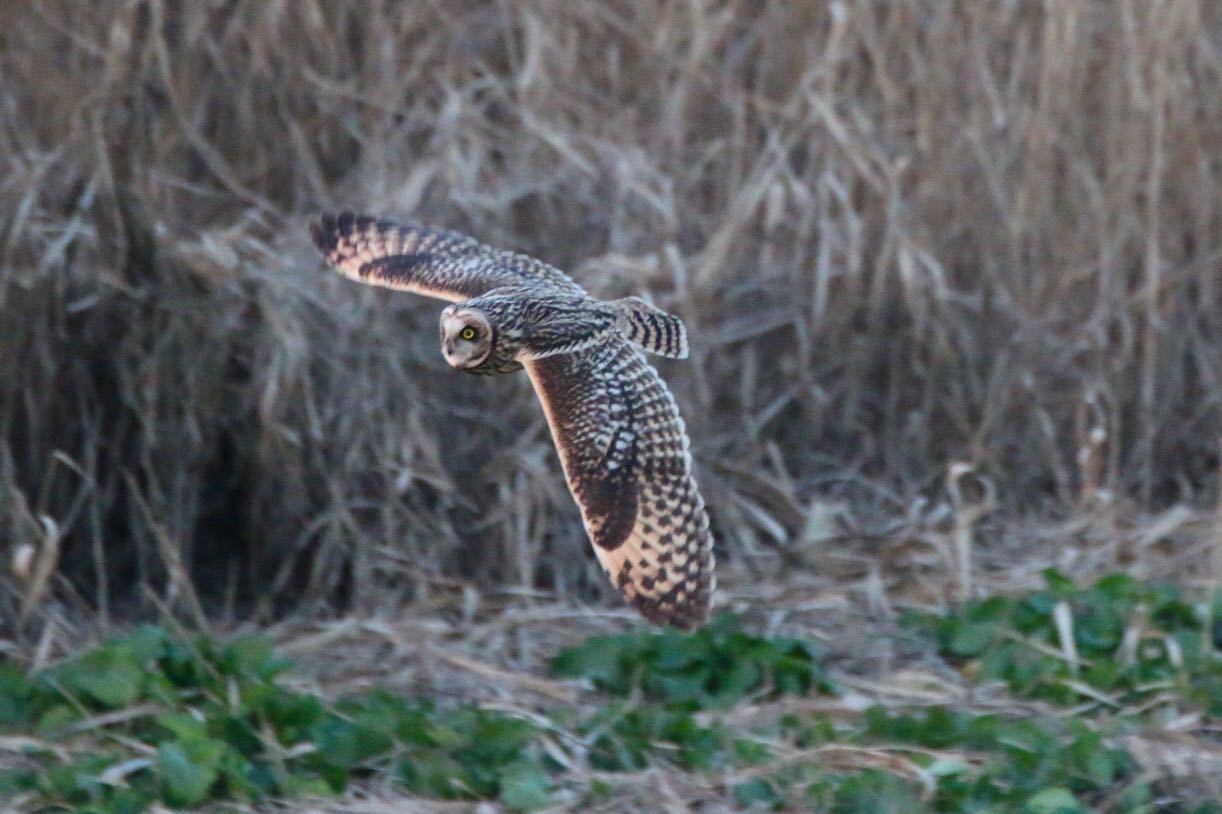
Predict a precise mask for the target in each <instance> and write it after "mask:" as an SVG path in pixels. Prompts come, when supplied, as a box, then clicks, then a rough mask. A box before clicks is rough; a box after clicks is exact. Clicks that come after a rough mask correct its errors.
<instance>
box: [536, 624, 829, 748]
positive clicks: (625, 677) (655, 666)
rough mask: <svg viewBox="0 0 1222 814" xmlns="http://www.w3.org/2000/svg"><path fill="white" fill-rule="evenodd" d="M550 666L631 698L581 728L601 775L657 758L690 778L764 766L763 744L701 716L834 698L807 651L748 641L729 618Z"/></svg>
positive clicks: (780, 642)
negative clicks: (750, 705)
mask: <svg viewBox="0 0 1222 814" xmlns="http://www.w3.org/2000/svg"><path fill="white" fill-rule="evenodd" d="M551 667H552V672H553V673H554V674H555V675H558V676H561V677H565V678H582V679H585V680H587V681H589V682H590V683H591V685H592V686H593V687H594V688H595V689H596V690H598V691H599V692H602V693H605V694H608V695H611V696H614V697H616V698H621V699H628V700H626V701H622V702H619V703H612V704H609V705H608V706H607V707H605V708H604V709H603V710H601V711H600V712H599V713H598V714H596V715H595V716H593V718H592V719H591V720H589V721H587V722H585V724H584V725H583V730H584V731H585V732H586V733H587V735H589V736H590V737H591V738H592V745H591V749H590V754H589V760H590V763H591V765H592V766H593V767H594V768H597V769H601V770H604V771H625V770H636V769H641V768H644V767H645V766H646V765H648V764H649V763H650V761H656V760H658V759H659V758H661V759H665V760H668V761H669V762H672V763H674V764H676V765H678V766H681V767H682V768H685V769H688V770H691V771H709V770H713V769H719V768H724V767H726V766H729V765H740V764H749V763H753V762H758V761H761V760H764V759H766V757H767V750H765V749H764V748H763V747H762V746H760V745H759V744H758V743H757V742H756V741H754V740H752V739H751V738H744V737H738V736H736V735H735V734H734V733H732V732H730V731H729V730H728V729H727V728H726V727H723V726H722V725H720V724H718V723H716V722H714V723H711V724H702V723H700V722H699V721H698V720H697V716H696V714H695V713H696V712H697V711H699V710H708V709H726V708H729V707H731V706H733V705H734V704H736V703H739V702H742V701H745V700H748V699H752V698H757V697H758V698H761V699H771V698H776V697H778V696H780V695H806V694H808V693H811V692H825V693H830V692H833V691H834V690H835V688H834V686H833V685H832V682H831V680H830V679H829V678H828V676H827V673H826V671H825V669H824V667H823V664H822V662H820V661H819V659H818V656H817V654H816V652H815V650H814V648H813V647H812V646H811V645H810V644H809V643H808V642H805V641H802V640H800V639H790V638H778V637H772V638H764V637H759V636H753V635H750V634H748V633H745V632H743V631H742V630H741V629H740V628H739V623H738V621H737V620H736V619H734V618H733V617H731V616H729V615H722V616H719V617H718V618H716V619H714V620H713V622H711V623H710V624H709V625H707V626H705V627H704V628H702V629H700V630H698V631H696V632H695V633H690V634H685V633H680V632H678V631H675V630H662V631H656V630H648V629H637V630H634V631H631V632H628V633H624V634H620V635H616V636H595V637H593V638H591V639H589V640H588V641H586V642H585V643H583V644H582V645H580V646H578V647H573V648H569V649H567V650H563V651H561V652H560V653H559V654H558V655H557V656H556V657H555V659H553V661H552V665H551Z"/></svg>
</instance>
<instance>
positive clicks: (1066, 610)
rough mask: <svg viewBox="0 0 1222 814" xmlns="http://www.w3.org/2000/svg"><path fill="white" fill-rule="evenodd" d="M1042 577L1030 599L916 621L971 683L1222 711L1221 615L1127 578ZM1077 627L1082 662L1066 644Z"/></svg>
mask: <svg viewBox="0 0 1222 814" xmlns="http://www.w3.org/2000/svg"><path fill="white" fill-rule="evenodd" d="M1044 577H1045V582H1046V586H1047V587H1046V588H1045V589H1044V590H1041V591H1035V592H1032V593H1029V594H1027V595H1026V596H1021V597H1014V598H1011V597H1002V596H994V597H989V598H987V599H979V600H974V601H972V602H969V603H967V604H966V605H964V606H962V607H960V608H957V609H954V610H951V611H949V612H946V613H943V614H926V615H919V616H914V617H913V618H912V620H911V621H912V623H913V624H914V625H915V626H916V627H917V628H918V629H920V630H921V631H923V632H925V633H927V634H928V635H930V636H931V637H932V638H933V639H934V640H935V641H936V642H937V645H938V648H939V650H940V651H941V652H942V654H943V655H944V656H946V657H948V658H951V659H954V660H956V661H958V662H960V663H962V664H963V667H964V669H965V671H966V672H967V673H968V674H970V675H972V676H973V678H974V679H976V680H978V681H982V682H987V681H1003V682H1005V683H1006V684H1007V685H1008V687H1009V688H1010V691H1011V692H1013V693H1014V694H1015V695H1018V696H1021V697H1025V698H1039V699H1042V700H1045V701H1050V702H1052V703H1056V704H1077V703H1082V702H1089V701H1092V700H1093V701H1098V702H1099V703H1100V704H1102V705H1103V706H1105V707H1109V706H1110V707H1114V708H1119V707H1123V706H1127V705H1131V704H1140V703H1142V702H1144V701H1147V700H1149V699H1151V698H1152V697H1154V696H1156V695H1158V694H1163V693H1170V695H1169V696H1168V697H1171V698H1176V699H1180V698H1183V699H1187V700H1189V701H1190V702H1192V703H1195V704H1198V705H1200V706H1201V707H1202V708H1204V709H1205V711H1207V712H1208V713H1209V714H1211V715H1222V653H1219V650H1218V648H1217V646H1216V644H1215V643H1214V641H1213V640H1212V636H1211V631H1210V624H1209V620H1210V618H1211V617H1212V618H1217V614H1211V613H1210V610H1209V609H1208V608H1206V607H1203V606H1195V605H1192V604H1189V603H1187V602H1185V601H1184V600H1183V598H1182V597H1181V596H1180V594H1179V592H1178V591H1177V590H1176V589H1175V588H1172V587H1169V586H1149V585H1143V584H1142V583H1140V582H1138V581H1137V580H1135V579H1133V578H1132V577H1129V576H1127V575H1124V574H1112V575H1109V576H1106V577H1103V578H1102V579H1100V580H1099V581H1097V582H1096V583H1095V584H1094V585H1092V586H1090V587H1087V588H1078V587H1076V586H1075V585H1074V584H1073V582H1072V581H1070V580H1069V579H1068V578H1066V577H1065V576H1063V575H1061V574H1060V573H1058V572H1056V571H1053V570H1049V571H1046V572H1045V574H1044ZM1058 606H1062V608H1063V609H1062V610H1061V611H1060V614H1061V619H1062V625H1061V626H1060V627H1058V622H1057V615H1058V610H1057V608H1058ZM1066 623H1067V624H1066ZM1070 629H1072V639H1073V648H1074V652H1076V654H1077V662H1076V663H1075V662H1074V661H1073V660H1072V659H1070V658H1068V657H1067V656H1068V653H1069V652H1070V651H1069V650H1068V647H1067V644H1068V643H1067V642H1066V641H1064V640H1063V636H1064V638H1068V635H1067V634H1068V631H1069V630H1070Z"/></svg>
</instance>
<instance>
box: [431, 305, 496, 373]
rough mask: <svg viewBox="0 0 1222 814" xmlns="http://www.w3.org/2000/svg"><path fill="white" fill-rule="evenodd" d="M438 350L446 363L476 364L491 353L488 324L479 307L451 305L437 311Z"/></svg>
mask: <svg viewBox="0 0 1222 814" xmlns="http://www.w3.org/2000/svg"><path fill="white" fill-rule="evenodd" d="M441 353H442V355H443V356H445V358H446V361H447V362H449V364H450V367H454V368H457V369H459V370H469V369H470V368H473V367H479V365H481V364H483V362H484V361H485V360H487V358H488V356H489V354H491V353H492V326H491V324H489V322H488V319H487V317H485V316H484V315H483V314H481V313H480V312H479V311H475V310H472V309H469V308H463V307H461V306H457V305H451V306H449V307H447V308H446V309H445V310H444V311H442V312H441Z"/></svg>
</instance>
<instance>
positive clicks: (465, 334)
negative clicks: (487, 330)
mask: <svg viewBox="0 0 1222 814" xmlns="http://www.w3.org/2000/svg"><path fill="white" fill-rule="evenodd" d="M458 335H459V336H461V337H462V338H463V339H465V340H467V341H468V342H470V341H471V340H473V339H475V329H474V328H472V327H471V326H470V325H468V326H467V327H465V328H463V329H462V330H461V331H460V332H459V334H458Z"/></svg>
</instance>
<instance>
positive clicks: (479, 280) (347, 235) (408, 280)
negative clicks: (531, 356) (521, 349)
mask: <svg viewBox="0 0 1222 814" xmlns="http://www.w3.org/2000/svg"><path fill="white" fill-rule="evenodd" d="M310 234H311V236H313V238H314V243H315V245H317V246H318V249H319V251H321V252H322V253H323V256H325V257H326V258H327V260H328V261H329V262H330V263H331V265H333V266H334V267H335V269H336V270H337V271H338V272H339V273H340V274H343V275H344V276H345V277H350V278H352V279H353V280H357V281H359V282H362V283H367V284H369V285H378V286H385V287H387V288H397V289H400V290H402V291H411V292H414V293H416V294H423V295H425V296H428V297H436V298H438V299H442V300H448V301H450V302H459V301H462V300H467V299H470V298H472V297H478V296H479V295H481V294H486V293H488V292H489V291H491V290H493V289H494V288H503V287H506V286H513V287H521V286H538V285H543V286H547V287H549V288H550V289H552V290H560V291H565V292H572V293H573V294H579V295H580V294H584V293H585V291H584V290H583V289H582V288H581V286H579V285H577V283H575V282H573V281H572V279H570V278H569V276H568V275H567V274H565V273H564V272H562V271H560V270H559V269H557V268H553V267H552V266H549V265H548V264H547V263H544V262H543V261H541V260H536V259H535V258H533V257H529V256H527V255H524V254H515V253H513V252H508V251H501V250H500V249H494V248H492V247H490V246H485V245H484V244H482V243H480V242H479V241H477V240H475V239H474V238H471V237H467V236H466V235H463V234H459V233H458V232H451V231H448V230H445V229H436V228H433V227H431V226H420V225H417V224H410V223H396V222H394V221H390V220H380V219H378V218H373V217H370V216H368V215H354V214H352V213H351V212H342V213H340V214H338V215H331V214H327V215H323V216H322V217H321V218H319V220H318V221H316V222H314V223H311V224H310Z"/></svg>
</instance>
